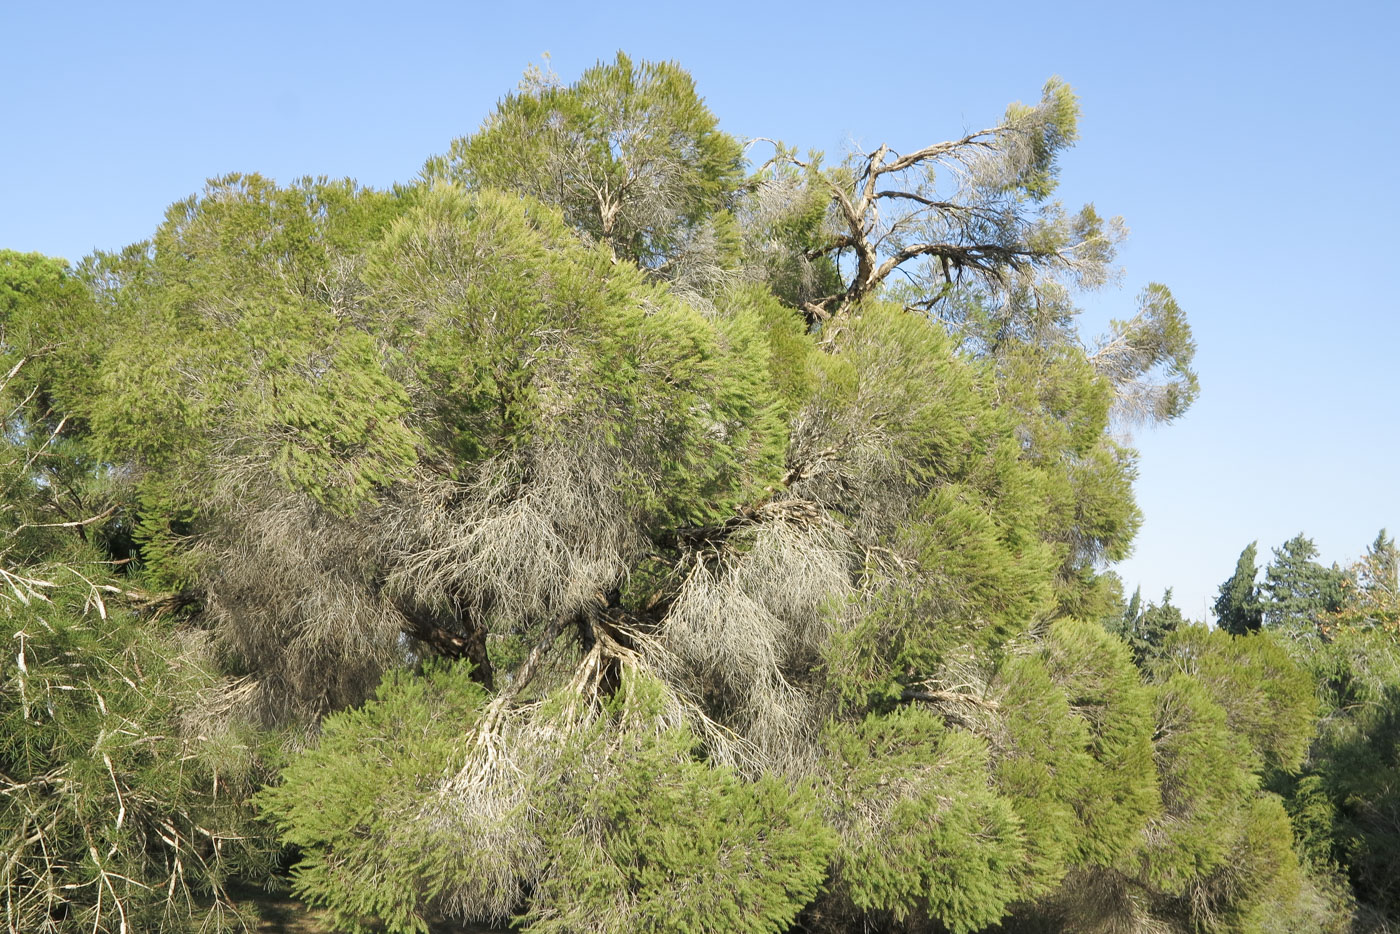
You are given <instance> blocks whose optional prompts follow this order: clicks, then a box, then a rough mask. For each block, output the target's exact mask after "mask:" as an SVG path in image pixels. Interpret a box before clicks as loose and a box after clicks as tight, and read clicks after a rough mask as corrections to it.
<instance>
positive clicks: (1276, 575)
mask: <svg viewBox="0 0 1400 934" xmlns="http://www.w3.org/2000/svg"><path fill="white" fill-rule="evenodd" d="M1315 557H1317V546H1316V545H1314V544H1313V542H1312V539H1309V538H1307V537H1306V536H1304V535H1303V534H1301V533H1299V534H1298V535H1295V536H1294V537H1293V538H1290V539H1289V540H1288V541H1286V542H1284V543H1283V545H1282V547H1279V548H1275V549H1274V560H1273V561H1271V562H1270V563H1269V566H1268V567H1267V568H1265V570H1264V582H1263V584H1262V585H1261V587H1260V590H1261V592H1262V593H1263V594H1264V596H1265V598H1266V600H1265V603H1264V622H1265V623H1266V624H1267V625H1269V626H1271V627H1275V628H1280V627H1289V628H1295V629H1296V628H1297V627H1300V626H1313V625H1316V624H1317V623H1318V622H1319V621H1320V620H1321V619H1322V617H1323V616H1324V615H1325V614H1328V613H1335V612H1337V611H1338V610H1340V609H1341V608H1342V607H1343V606H1344V605H1345V603H1346V600H1347V591H1348V588H1350V587H1354V582H1353V581H1352V580H1351V577H1350V576H1349V575H1348V574H1347V572H1345V571H1343V570H1342V569H1341V568H1339V567H1337V566H1336V565H1333V566H1332V567H1330V568H1328V567H1325V566H1323V565H1321V564H1318V563H1317V562H1316V561H1314V560H1312V559H1313V558H1315Z"/></svg>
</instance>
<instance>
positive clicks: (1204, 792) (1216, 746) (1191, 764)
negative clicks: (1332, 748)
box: [1140, 674, 1258, 895]
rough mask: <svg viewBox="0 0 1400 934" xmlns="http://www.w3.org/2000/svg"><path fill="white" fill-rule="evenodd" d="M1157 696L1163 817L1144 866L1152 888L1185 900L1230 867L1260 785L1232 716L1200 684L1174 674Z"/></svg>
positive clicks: (1150, 833) (1152, 832)
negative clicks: (1244, 806)
mask: <svg viewBox="0 0 1400 934" xmlns="http://www.w3.org/2000/svg"><path fill="white" fill-rule="evenodd" d="M1154 694H1155V695H1156V696H1155V700H1156V705H1155V706H1156V718H1157V724H1156V730H1155V731H1154V734H1153V736H1154V750H1155V752H1154V755H1155V757H1156V761H1157V775H1158V787H1159V788H1160V789H1161V794H1162V815H1161V817H1159V818H1157V819H1155V820H1154V821H1153V822H1152V823H1151V824H1150V825H1149V826H1148V829H1147V832H1146V834H1145V835H1144V844H1143V847H1142V851H1141V855H1140V859H1141V862H1142V875H1143V878H1144V880H1145V881H1146V882H1147V883H1148V884H1149V885H1150V886H1151V887H1152V888H1154V889H1157V890H1159V891H1161V892H1165V893H1167V894H1171V895H1179V894H1181V893H1182V892H1183V891H1184V890H1185V889H1186V888H1187V886H1188V885H1190V884H1192V883H1194V882H1196V881H1197V880H1198V879H1199V878H1200V877H1201V876H1204V875H1206V874H1208V873H1210V872H1212V871H1214V870H1215V869H1216V868H1218V867H1219V866H1220V865H1221V864H1222V863H1223V862H1224V861H1225V859H1226V857H1227V856H1228V855H1229V840H1230V834H1231V832H1232V825H1233V822H1234V820H1235V818H1236V812H1237V811H1238V809H1239V808H1240V806H1241V802H1247V801H1249V800H1250V799H1251V797H1252V796H1253V793H1254V790H1255V789H1256V788H1257V786H1258V779H1257V777H1256V776H1255V775H1254V774H1253V773H1252V772H1251V771H1250V770H1249V769H1248V768H1247V765H1248V762H1249V758H1248V756H1247V755H1246V754H1245V751H1244V750H1243V749H1241V748H1239V747H1240V745H1241V738H1240V737H1238V736H1237V735H1235V734H1233V733H1231V732H1230V730H1229V728H1228V726H1227V723H1226V716H1225V711H1224V710H1222V709H1221V707H1220V706H1219V705H1218V704H1217V703H1215V702H1214V701H1213V700H1212V699H1211V697H1210V695H1209V694H1208V692H1207V691H1206V689H1205V688H1204V687H1203V686H1202V684H1201V683H1200V682H1199V681H1197V680H1196V679H1194V678H1192V677H1189V676H1187V675H1184V674H1173V675H1172V676H1171V677H1170V678H1168V679H1167V680H1166V681H1165V682H1163V683H1162V684H1160V685H1157V686H1156V687H1155V689H1154Z"/></svg>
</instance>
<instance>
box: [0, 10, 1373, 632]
mask: <svg viewBox="0 0 1400 934" xmlns="http://www.w3.org/2000/svg"><path fill="white" fill-rule="evenodd" d="M984 11H985V12H984ZM1397 47H1400V4H1397V3H1394V2H1373V3H1365V2H1345V0H1343V2H1333V3H1330V4H1313V3H1309V4H1302V3H1296V4H1295V3H1288V2H1274V3H1258V4H1254V3H1240V2H1221V0H1217V2H1213V3H1204V4H1198V3H1184V2H1174V3H1171V4H1165V3H1161V4H1136V3H1123V2H1114V3H1108V2H1104V3H1072V2H1071V3H1064V2H1062V3H1057V4H1047V3H1034V4H1032V3H1019V2H1002V3H998V4H992V5H983V4H968V3H956V4H954V3H947V4H935V3H927V4H924V3H916V2H915V3H905V4H903V5H900V4H891V3H886V4H863V3H850V2H844V3H825V2H805V3H800V4H799V3H782V4H778V3H763V2H752V0H751V2H747V3H730V2H711V3H693V4H692V3H687V4H668V3H660V2H647V3H630V4H607V3H588V2H577V3H548V2H537V3H501V2H493V3H489V4H485V3H483V4H478V3H422V2H414V0H399V2H394V3H381V4H360V3H355V2H348V0H341V2H336V3H299V2H295V0H287V2H282V3H262V2H247V3H230V4H206V3H199V2H182V3H171V4H162V3H142V2H139V0H133V2H130V3H120V4H118V3H111V2H105V0H104V2H102V3H57V2H55V3H23V4H21V3H19V2H17V0H0V89H3V100H4V106H3V108H0V114H3V124H0V130H2V131H0V247H5V248H11V249H19V250H38V251H41V252H44V253H49V254H53V255H59V256H65V257H68V258H69V259H73V260H76V259H79V258H81V257H82V256H83V255H84V254H86V253H88V252H89V251H91V250H92V249H94V248H100V249H115V248H118V247H120V246H122V245H124V244H127V243H130V242H133V241H136V240H141V239H144V238H145V237H147V236H149V235H150V234H151V232H152V231H153V230H154V229H155V226H156V224H157V223H158V222H159V221H160V219H161V215H162V213H163V211H164V209H165V206H166V205H168V204H169V203H171V202H173V201H175V200H178V199H180V198H183V197H185V196H187V195H189V194H190V193H192V192H194V191H196V190H198V188H199V187H200V186H201V184H202V182H203V180H204V179H205V178H206V177H208V176H213V175H218V174H222V173H225V172H230V171H259V172H262V173H264V174H267V175H270V176H273V177H274V178H277V179H279V180H288V179H291V178H294V177H297V176H300V175H306V174H313V175H331V176H345V175H348V176H353V177H355V178H357V179H359V180H360V181H361V182H363V183H365V184H368V185H376V186H383V185H388V184H390V183H392V182H394V181H403V180H408V179H411V178H412V177H413V176H414V174H415V173H416V172H417V171H418V169H419V167H420V166H421V165H422V162H423V160H424V159H425V158H426V157H427V156H428V155H430V154H432V153H436V152H440V151H442V150H444V149H445V148H446V147H447V145H448V142H449V141H450V140H451V139H452V138H453V137H455V136H459V135H462V134H464V133H467V132H469V131H471V130H472V129H473V128H475V127H476V126H477V124H478V123H479V122H480V121H481V119H482V117H484V116H485V115H486V113H487V112H488V111H489V110H490V109H491V106H492V105H493V103H494V102H495V100H496V99H497V98H498V97H499V96H500V95H501V94H502V93H504V92H506V91H508V90H510V89H511V88H512V87H513V86H514V85H515V82H516V81H517V79H518V77H519V75H520V73H521V71H522V70H523V69H524V68H525V66H526V65H528V64H530V63H531V62H538V61H539V60H540V56H541V53H544V52H549V53H551V55H552V61H553V65H554V68H555V70H556V71H558V72H559V74H560V75H561V77H563V78H564V79H565V80H571V79H572V78H574V77H576V76H577V75H578V73H579V72H580V71H581V70H582V69H584V68H586V67H588V66H589V65H591V64H593V63H594V62H595V61H596V60H598V59H600V58H611V57H612V55H613V54H614V53H615V52H616V51H617V50H618V49H622V50H625V51H627V52H628V53H629V54H631V55H632V56H634V57H637V58H656V59H674V60H676V61H678V62H680V63H681V64H682V65H684V66H685V67H686V68H688V69H689V70H690V71H691V73H692V74H693V75H694V76H695V78H696V81H697V83H698V85H699V87H700V91H701V93H702V94H704V95H705V97H706V98H707V100H708V102H709V104H710V106H711V107H712V108H713V110H714V111H715V112H716V113H717V114H718V115H719V116H720V119H721V123H722V126H723V127H724V128H725V129H727V130H728V131H730V132H731V133H734V134H736V135H741V136H769V137H777V138H781V139H783V140H785V141H787V142H789V143H793V144H796V145H797V146H799V147H800V148H804V149H805V148H818V149H823V150H826V151H827V152H828V153H830V154H833V155H834V154H838V153H840V152H841V151H842V150H844V149H845V147H847V146H848V145H849V144H850V143H851V142H852V141H854V142H855V143H857V144H859V145H864V146H870V147H873V146H874V145H877V144H878V143H880V142H889V143H890V144H892V145H893V146H895V147H896V148H909V147H913V146H915V145H917V144H920V143H927V142H932V141H935V140H941V139H945V138H948V137H949V136H951V135H953V134H957V133H959V132H960V131H962V130H964V129H969V128H980V127H982V126H984V125H987V124H990V123H992V122H994V121H995V120H996V118H997V117H999V116H1000V114H1001V113H1002V112H1003V110H1004V109H1005V106H1006V104H1007V103H1009V102H1011V101H1013V100H1032V99H1034V98H1036V97H1037V96H1038V93H1039V89H1040V86H1041V84H1042V83H1043V82H1044V81H1045V79H1046V78H1048V77H1049V76H1051V75H1055V74H1058V75H1061V76H1063V77H1064V78H1065V79H1067V80H1068V81H1069V82H1070V83H1071V84H1072V85H1073V86H1074V87H1075V88H1076V89H1077V90H1078V92H1079V93H1080V95H1081V103H1082V106H1083V110H1084V118H1083V121H1082V123H1081V141H1080V144H1079V146H1078V148H1077V149H1076V150H1074V151H1073V152H1072V153H1070V154H1069V156H1068V157H1067V158H1066V159H1065V161H1064V174H1063V182H1062V185H1061V189H1060V196H1061V197H1063V199H1064V200H1065V201H1066V202H1067V203H1068V204H1072V205H1077V204H1079V203H1082V202H1084V201H1093V202H1095V203H1096V204H1097V206H1098V207H1099V209H1100V211H1101V212H1103V213H1106V214H1122V215H1124V216H1125V217H1126V219H1127V221H1128V224H1129V226H1130V227H1131V228H1132V230H1133V236H1132V238H1131V239H1130V240H1129V242H1128V244H1127V246H1126V248H1125V249H1124V250H1123V251H1122V254H1121V259H1122V262H1123V265H1124V267H1125V276H1124V280H1123V285H1122V288H1121V289H1116V290H1113V291H1109V292H1107V293H1102V294H1098V295H1095V296H1092V297H1091V298H1090V299H1087V300H1086V302H1085V304H1086V306H1087V307H1088V308H1090V312H1089V313H1088V314H1087V315H1086V319H1087V320H1088V321H1092V322H1101V321H1103V320H1105V319H1106V318H1107V317H1110V316H1112V315H1114V314H1120V315H1122V314H1127V313H1129V312H1130V310H1131V308H1132V304H1133V297H1134V296H1135V295H1136V293H1137V292H1138V290H1139V289H1141V287H1142V286H1143V285H1144V284H1146V283H1147V282H1151V281H1161V282H1165V283H1166V284H1168V285H1169V286H1171V288H1172V290H1173V292H1174V293H1175V295H1176V297H1177V299H1178V301H1179V302H1180V303H1181V305H1182V307H1183V308H1185V309H1186V311H1187V313H1188V315H1189V317H1190V320H1191V323H1192V327H1193V329H1194V331H1195V334H1196V338H1197V342H1198V343H1199V345H1200V351H1199V353H1198V356H1197V363H1198V370H1199V372H1200V376H1201V384H1202V390H1203V391H1202V396H1201V399H1200V401H1199V402H1198V403H1197V404H1196V406H1195V408H1193V409H1192V410H1191V411H1190V412H1189V413H1188V414H1187V415H1186V416H1185V417H1184V418H1183V419H1182V420H1181V421H1179V422H1178V423H1176V424H1174V425H1172V426H1169V427H1167V428H1162V429H1154V430H1150V431H1145V432H1139V433H1138V434H1137V435H1136V437H1135V439H1134V442H1135V444H1136V446H1137V447H1138V448H1139V450H1140V451H1141V454H1142V458H1141V479H1140V481H1139V484H1138V497H1139V502H1140V504H1141V506H1142V508H1143V511H1144V512H1145V514H1146V523H1145V525H1144V527H1143V530H1142V533H1141V535H1140V536H1139V538H1138V544H1137V549H1136V553H1135V554H1134V556H1133V558H1132V559H1131V560H1130V561H1128V562H1127V563H1125V564H1124V565H1123V566H1121V567H1120V569H1119V570H1120V573H1121V574H1122V575H1123V577H1124V578H1125V580H1126V582H1127V584H1128V588H1129V590H1131V589H1132V587H1133V586H1134V585H1135V584H1137V583H1141V584H1142V587H1143V592H1144V595H1146V596H1149V597H1154V596H1156V595H1158V594H1159V593H1160V592H1161V590H1162V589H1163V588H1164V587H1167V586H1174V587H1175V588H1176V596H1177V600H1176V602H1177V603H1178V604H1179V605H1180V606H1182V607H1183V609H1185V610H1186V612H1187V613H1188V614H1189V615H1192V616H1197V617H1199V616H1202V615H1203V607H1204V605H1205V604H1206V603H1207V602H1208V601H1209V600H1210V599H1213V597H1214V594H1215V591H1216V588H1217V586H1218V585H1219V583H1220V582H1221V581H1222V580H1224V579H1225V578H1226V577H1228V576H1229V574H1230V573H1231V571H1232V570H1233V568H1234V563H1235V558H1236V557H1237V556H1238V554H1239V552H1240V550H1241V548H1243V546H1244V545H1246V544H1247V543H1249V542H1250V541H1251V540H1254V539H1258V540H1259V543H1260V551H1261V556H1262V557H1267V556H1268V549H1270V548H1272V547H1276V546H1278V545H1280V544H1281V543H1282V542H1283V541H1284V540H1285V539H1287V538H1289V537H1290V536H1292V535H1293V534H1295V533H1297V532H1299V531H1305V532H1307V534H1309V535H1310V536H1312V537H1313V538H1314V539H1315V540H1316V541H1317V543H1318V546H1319V547H1320V548H1321V550H1322V556H1323V559H1324V560H1326V561H1329V562H1330V561H1341V562H1344V563H1345V562H1347V561H1350V560H1352V559H1354V558H1355V557H1356V556H1358V555H1359V554H1360V553H1361V552H1362V551H1363V550H1364V548H1365V545H1366V544H1367V543H1368V542H1370V541H1371V540H1372V539H1373V538H1374V537H1375V533H1376V531H1377V530H1378V529H1379V528H1380V527H1381V526H1386V527H1388V528H1390V529H1391V530H1392V531H1396V530H1400V486H1397V483H1396V474H1397V471H1396V467H1397V464H1400V440H1398V439H1397V428H1400V418H1397V412H1396V406H1397V402H1400V393H1398V392H1397V389H1398V387H1400V381H1397V377H1396V367H1397V363H1398V362H1400V314H1398V313H1397V312H1400V302H1398V301H1397V298H1396V290H1395V289H1394V288H1392V287H1390V286H1388V285H1386V283H1388V282H1389V281H1390V279H1391V277H1392V276H1394V275H1395V274H1396V272H1397V255H1396V254H1397V249H1396V248H1397V236H1396V234H1395V225H1396V221H1397V218H1400V196H1398V195H1397V183H1396V176H1397V170H1400V159H1398V158H1397V152H1398V151H1400V146H1397V144H1400V132H1397V125H1400V118H1397V116H1396V106H1397V102H1396V98H1397V95H1398V94H1400V65H1397V61H1400V55H1397V54H1396V51H1395V50H1396V48H1397Z"/></svg>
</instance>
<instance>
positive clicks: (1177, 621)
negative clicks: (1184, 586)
mask: <svg viewBox="0 0 1400 934" xmlns="http://www.w3.org/2000/svg"><path fill="white" fill-rule="evenodd" d="M1184 625H1186V619H1185V617H1183V616H1182V615H1181V610H1180V608H1178V607H1175V606H1173V605H1172V589H1171V588H1170V587H1168V588H1167V589H1166V590H1165V591H1163V593H1162V602H1161V603H1152V602H1150V601H1149V602H1148V604H1147V606H1146V607H1143V606H1142V589H1141V588H1138V589H1137V590H1135V591H1134V592H1133V598H1132V600H1130V601H1129V602H1128V606H1127V609H1126V610H1124V612H1123V616H1122V618H1121V619H1120V620H1118V621H1116V623H1115V624H1114V625H1112V626H1111V627H1110V630H1111V631H1112V632H1114V633H1116V634H1117V635H1118V636H1120V637H1121V638H1122V639H1123V641H1125V642H1127V643H1128V646H1129V647H1130V648H1131V649H1132V650H1133V661H1134V662H1135V663H1137V665H1138V666H1139V667H1147V666H1149V665H1151V664H1152V662H1153V660H1154V659H1156V657H1157V656H1158V655H1159V654H1160V653H1161V651H1162V648H1163V646H1165V645H1166V642H1167V639H1168V637H1169V636H1170V635H1171V634H1172V633H1174V632H1176V631H1177V630H1178V629H1180V628H1181V627H1182V626H1184Z"/></svg>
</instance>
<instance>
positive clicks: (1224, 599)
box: [1215, 542, 1264, 636]
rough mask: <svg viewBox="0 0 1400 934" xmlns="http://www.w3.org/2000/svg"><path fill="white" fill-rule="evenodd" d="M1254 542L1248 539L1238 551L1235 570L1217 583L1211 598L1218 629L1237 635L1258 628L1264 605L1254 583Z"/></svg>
mask: <svg viewBox="0 0 1400 934" xmlns="http://www.w3.org/2000/svg"><path fill="white" fill-rule="evenodd" d="M1258 544H1259V543H1258V542H1250V543H1249V544H1248V545H1246V546H1245V549H1244V551H1242V552H1240V559H1239V561H1238V562H1237V563H1236V564H1235V573H1234V574H1232V575H1231V576H1230V579H1229V580H1227V581H1226V582H1225V583H1223V584H1221V585H1220V596H1219V597H1217V598H1216V600H1215V618H1216V621H1217V624H1218V625H1219V626H1220V628H1221V629H1223V630H1225V631H1226V632H1228V633H1233V634H1234V635H1237V636H1242V635H1246V634H1247V633H1251V632H1256V631H1258V629H1259V627H1260V626H1262V625H1263V624H1264V607H1263V604H1262V603H1261V602H1260V599H1259V591H1258V589H1257V588H1256V587H1255V586H1254V581H1255V578H1256V577H1258V575H1259V568H1258V567H1257V566H1256V565H1255V563H1254V556H1255V554H1256V553H1257V552H1256V546H1257V545H1258Z"/></svg>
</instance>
